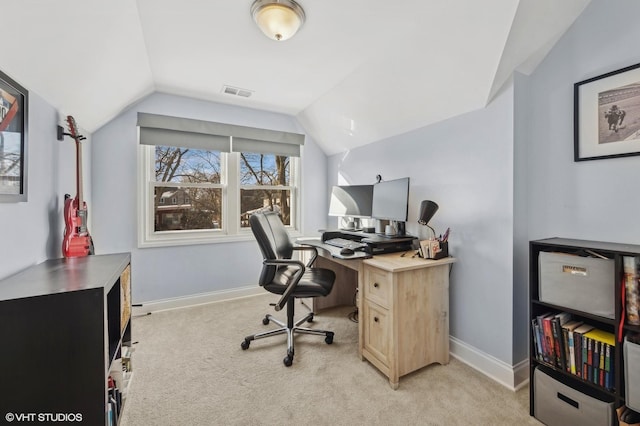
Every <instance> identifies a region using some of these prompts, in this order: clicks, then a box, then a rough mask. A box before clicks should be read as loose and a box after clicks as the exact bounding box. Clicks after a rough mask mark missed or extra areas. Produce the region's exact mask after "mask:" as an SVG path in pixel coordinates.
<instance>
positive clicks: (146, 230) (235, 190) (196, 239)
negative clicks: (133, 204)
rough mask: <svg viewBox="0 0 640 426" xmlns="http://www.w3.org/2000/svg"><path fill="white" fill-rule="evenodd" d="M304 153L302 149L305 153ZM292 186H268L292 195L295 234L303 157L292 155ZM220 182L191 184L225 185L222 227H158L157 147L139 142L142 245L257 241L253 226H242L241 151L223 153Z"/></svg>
mask: <svg viewBox="0 0 640 426" xmlns="http://www.w3.org/2000/svg"><path fill="white" fill-rule="evenodd" d="M301 155H302V152H301ZM289 160H290V162H289V172H290V179H291V181H290V186H285V187H282V186H271V185H269V186H268V189H288V190H290V194H291V210H292V212H291V225H290V226H287V230H288V231H289V234H290V235H291V236H292V237H296V236H300V235H301V233H300V229H301V226H300V223H301V213H300V212H301V206H302V202H301V198H302V191H301V190H300V188H301V173H300V163H301V159H300V158H299V157H293V156H292V157H289ZM220 163H221V164H220V166H221V183H220V184H189V185H188V186H190V187H191V186H200V185H202V186H206V187H213V188H216V187H219V188H222V227H221V228H220V229H197V230H186V231H159V232H156V231H155V230H154V220H155V219H154V215H155V209H154V187H155V186H158V183H156V181H155V146H154V145H141V144H139V145H138V247H139V248H146V247H167V246H179V245H194V244H212V243H224V242H233V241H249V240H253V239H254V237H253V234H252V232H251V229H249V228H244V229H243V228H241V226H240V188H241V185H240V173H239V171H240V153H237V152H231V153H226V152H221V153H220ZM159 185H160V186H175V187H180V186H187V185H185V184H179V183H171V182H160V183H159ZM242 188H243V189H252V188H261V189H264V188H265V186H262V185H246V186H242Z"/></svg>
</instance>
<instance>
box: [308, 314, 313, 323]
mask: <svg viewBox="0 0 640 426" xmlns="http://www.w3.org/2000/svg"><path fill="white" fill-rule="evenodd" d="M307 322H313V314H311V315H310V316H309V318H307Z"/></svg>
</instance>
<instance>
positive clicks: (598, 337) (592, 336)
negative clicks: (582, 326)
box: [584, 328, 616, 387]
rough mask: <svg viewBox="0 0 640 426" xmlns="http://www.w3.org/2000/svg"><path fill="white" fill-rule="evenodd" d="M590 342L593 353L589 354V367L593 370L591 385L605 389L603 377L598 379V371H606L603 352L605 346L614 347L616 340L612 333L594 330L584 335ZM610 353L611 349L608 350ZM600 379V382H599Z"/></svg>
mask: <svg viewBox="0 0 640 426" xmlns="http://www.w3.org/2000/svg"><path fill="white" fill-rule="evenodd" d="M584 336H585V337H587V338H588V339H589V340H590V341H592V342H593V353H592V354H591V356H592V359H591V363H592V364H591V365H592V370H593V376H594V377H592V380H590V381H593V383H595V384H597V385H600V386H603V387H606V384H605V382H604V375H603V376H602V377H600V374H599V369H606V360H605V356H606V354H605V352H606V346H612V347H615V344H616V340H615V336H614V335H613V333H609V332H607V331H604V330H600V329H597V328H594V329H593V330H591V331H588V332H586V333H585V334H584ZM609 351H611V349H609ZM611 361H612V360H611V358H610V359H609V369H611ZM601 379H602V380H601Z"/></svg>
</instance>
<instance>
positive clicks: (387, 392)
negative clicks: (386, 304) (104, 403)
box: [121, 295, 540, 426]
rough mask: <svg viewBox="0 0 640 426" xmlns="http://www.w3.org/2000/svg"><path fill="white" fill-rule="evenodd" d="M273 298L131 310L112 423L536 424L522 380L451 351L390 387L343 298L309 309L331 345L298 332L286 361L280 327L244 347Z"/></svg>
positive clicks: (128, 425)
mask: <svg viewBox="0 0 640 426" xmlns="http://www.w3.org/2000/svg"><path fill="white" fill-rule="evenodd" d="M275 300H276V299H275V298H274V297H273V296H270V295H265V296H257V297H248V298H243V299H236V300H232V301H225V302H218V303H211V304H207V305H200V306H194V307H189V308H184V309H176V310H171V311H163V312H156V313H153V314H151V315H148V316H141V317H136V318H134V320H133V340H134V341H137V342H138V343H137V344H135V345H134V346H135V352H134V354H133V360H132V362H133V368H134V376H133V381H132V385H131V388H130V392H129V395H128V397H127V400H126V404H125V408H124V413H123V417H122V423H121V424H122V425H124V426H134V425H135V426H137V425H144V426H147V425H236V424H237V425H385V426H386V425H474V426H475V425H528V424H529V425H540V423H539V422H537V421H536V420H535V419H533V418H532V417H530V416H529V394H528V389H527V388H525V389H524V390H521V391H518V392H517V393H514V392H512V391H510V390H508V389H506V388H504V387H503V386H501V385H500V384H497V383H495V382H494V381H492V380H490V379H488V378H487V377H485V376H484V375H482V374H481V373H479V372H477V371H476V370H474V369H472V368H470V367H468V366H467V365H465V364H463V363H461V362H460V361H457V360H456V359H454V358H452V359H451V362H450V363H449V364H448V365H446V366H442V365H439V364H434V365H431V366H428V367H425V368H423V369H421V370H419V371H417V372H414V373H412V374H409V375H407V376H405V377H403V378H401V379H400V388H399V389H398V390H396V391H394V390H392V389H391V388H390V387H389V384H388V381H387V379H386V377H384V376H383V375H382V374H380V373H379V372H378V371H377V370H376V369H375V367H373V366H372V365H371V364H369V363H368V362H366V361H365V362H363V361H360V359H359V358H358V356H357V340H358V325H357V324H356V323H354V322H352V321H350V320H349V319H348V318H347V316H348V314H349V312H351V311H352V308H350V307H341V308H336V309H331V310H328V311H323V312H321V313H320V314H318V315H317V316H316V320H315V322H314V325H313V326H314V327H317V328H325V329H329V330H333V331H335V340H334V343H333V345H327V344H326V343H325V342H324V339H323V338H322V337H318V336H309V335H298V337H297V338H296V354H295V359H294V362H293V365H292V366H291V367H289V368H287V367H285V366H284V365H283V363H282V359H283V358H284V356H285V353H286V336H284V335H281V336H276V337H271V338H268V339H264V340H257V341H254V342H252V344H251V347H250V348H249V349H248V350H247V351H243V350H242V349H241V348H240V343H241V342H242V340H243V338H244V336H246V335H249V334H252V333H255V332H257V331H261V330H264V329H268V328H270V327H274V325H273V324H270V325H268V326H263V325H262V321H261V320H262V317H263V315H264V314H265V313H267V312H271V313H273V308H272V307H270V306H268V303H269V302H275ZM296 309H297V310H298V313H299V314H302V313H305V312H306V311H305V308H304V307H303V306H300V305H296ZM284 315H285V314H284V312H279V313H277V317H281V318H284ZM297 316H299V315H297Z"/></svg>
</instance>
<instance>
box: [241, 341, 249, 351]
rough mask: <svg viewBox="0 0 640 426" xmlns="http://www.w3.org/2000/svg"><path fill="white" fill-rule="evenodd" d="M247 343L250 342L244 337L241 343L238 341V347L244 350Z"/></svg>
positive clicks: (246, 347) (247, 347)
mask: <svg viewBox="0 0 640 426" xmlns="http://www.w3.org/2000/svg"><path fill="white" fill-rule="evenodd" d="M249 344H250V342H249V341H248V340H247V339H244V340H243V341H242V343H240V347H241V348H242V350H243V351H246V350H247V349H249Z"/></svg>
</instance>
